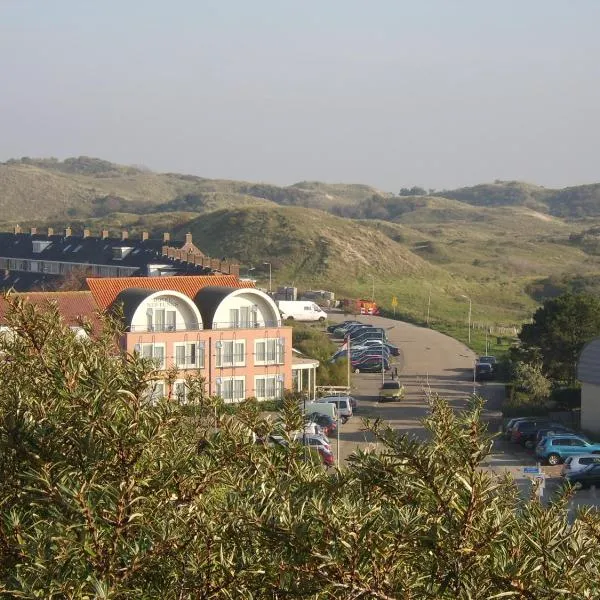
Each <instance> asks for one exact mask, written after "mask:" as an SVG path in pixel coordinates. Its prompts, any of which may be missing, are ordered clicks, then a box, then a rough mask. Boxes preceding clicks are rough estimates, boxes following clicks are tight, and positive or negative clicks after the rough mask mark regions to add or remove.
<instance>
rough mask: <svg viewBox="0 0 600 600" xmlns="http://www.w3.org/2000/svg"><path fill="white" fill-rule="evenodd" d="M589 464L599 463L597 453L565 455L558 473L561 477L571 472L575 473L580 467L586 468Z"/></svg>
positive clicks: (599, 459) (599, 458)
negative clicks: (563, 462)
mask: <svg viewBox="0 0 600 600" xmlns="http://www.w3.org/2000/svg"><path fill="white" fill-rule="evenodd" d="M590 465H600V456H599V455H597V454H576V455H575V456H567V458H566V459H565V464H564V465H563V467H562V469H561V472H560V474H561V475H562V476H563V477H566V476H567V475H569V474H571V473H577V472H578V471H581V470H582V469H586V468H587V467H589V466H590Z"/></svg>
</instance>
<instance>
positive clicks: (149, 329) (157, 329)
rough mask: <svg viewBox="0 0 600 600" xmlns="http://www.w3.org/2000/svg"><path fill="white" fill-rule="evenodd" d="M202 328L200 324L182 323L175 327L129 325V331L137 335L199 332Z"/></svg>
mask: <svg viewBox="0 0 600 600" xmlns="http://www.w3.org/2000/svg"><path fill="white" fill-rule="evenodd" d="M203 329H204V327H203V326H202V324H201V323H192V324H189V325H186V324H184V323H178V324H177V325H152V326H148V325H131V326H130V327H129V331H135V332H139V333H169V332H171V331H201V330H203Z"/></svg>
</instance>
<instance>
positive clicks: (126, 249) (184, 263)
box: [0, 226, 239, 291]
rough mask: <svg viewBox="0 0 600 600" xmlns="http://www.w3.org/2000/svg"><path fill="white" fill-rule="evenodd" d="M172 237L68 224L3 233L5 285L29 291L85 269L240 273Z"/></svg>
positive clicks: (95, 272) (108, 273)
mask: <svg viewBox="0 0 600 600" xmlns="http://www.w3.org/2000/svg"><path fill="white" fill-rule="evenodd" d="M185 237H186V239H185V240H171V239H170V236H168V234H165V236H164V237H163V238H162V239H152V238H149V237H148V234H147V233H143V234H142V236H140V237H137V238H134V237H129V235H128V233H127V232H126V231H123V232H122V233H121V237H109V236H108V231H103V232H102V234H101V235H100V236H98V237H96V236H92V235H90V232H89V230H87V229H86V230H84V231H83V232H82V235H73V234H72V231H71V229H70V228H69V227H67V228H66V229H65V230H64V232H63V233H62V234H61V235H57V234H55V233H54V230H53V229H52V228H49V230H48V233H46V234H42V233H37V230H36V229H35V228H32V230H31V232H30V233H24V232H21V230H20V228H19V227H18V226H17V227H15V231H14V232H12V233H9V232H0V275H1V274H2V273H3V274H4V279H2V278H1V277H0V290H2V289H4V290H8V289H10V288H14V289H16V290H18V291H29V290H31V289H36V288H42V289H43V288H45V287H51V286H52V283H53V282H55V281H57V280H59V279H60V278H61V277H63V276H64V275H65V274H66V273H67V272H69V271H71V270H73V269H75V268H82V269H86V270H88V271H89V272H90V275H92V276H94V277H147V276H151V275H153V276H155V275H160V276H170V275H209V274H212V273H219V272H220V273H228V274H235V275H239V266H238V265H236V264H234V263H229V262H228V261H226V260H224V259H220V260H216V259H210V258H209V257H207V256H206V255H204V254H203V253H202V252H201V251H200V250H199V249H198V248H197V247H196V246H194V244H193V243H192V236H191V234H189V233H188V234H187V235H186V236H185Z"/></svg>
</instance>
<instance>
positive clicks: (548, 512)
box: [0, 300, 600, 600]
mask: <svg viewBox="0 0 600 600" xmlns="http://www.w3.org/2000/svg"><path fill="white" fill-rule="evenodd" d="M9 302H10V303H11V304H12V309H11V312H10V313H9V314H8V316H7V321H8V324H9V325H10V327H11V330H12V334H11V335H5V336H4V337H3V338H1V339H0V350H1V351H2V352H3V353H4V355H3V356H4V358H5V360H3V361H2V362H0V382H1V384H2V385H1V386H0V514H1V515H2V519H0V595H2V597H6V598H11V597H13V598H17V597H18V598H31V599H33V598H40V597H42V598H56V599H58V598H85V597H88V598H92V597H94V598H114V599H128V598H136V599H138V598H140V599H146V598H147V599H150V598H165V599H166V600H171V599H173V600H175V599H180V598H186V599H187V598H190V599H191V598H194V599H195V598H236V599H237V598H240V599H242V600H243V599H248V600H249V599H251V598H272V599H276V598H319V599H320V598H324V599H334V598H335V599H337V598H348V599H350V598H352V599H358V598H361V599H379V600H383V599H388V600H389V599H392V598H394V599H396V598H415V599H416V598H418V599H428V598H429V599H431V600H433V599H442V600H444V599H456V598H459V599H462V598H465V599H466V598H470V599H475V600H478V599H483V598H492V597H497V598H500V597H502V598H521V599H534V598H535V599H548V600H550V599H556V598H561V599H564V600H566V599H572V598H595V597H598V596H599V594H600V583H599V582H598V581H597V578H596V577H594V576H593V573H595V572H596V571H597V569H598V567H599V566H600V547H599V545H598V543H597V540H598V535H599V534H600V519H599V517H598V515H597V514H596V513H594V512H591V511H586V510H584V511H582V512H581V513H580V514H579V515H578V516H577V517H576V518H574V519H571V518H569V515H568V510H567V508H568V505H567V503H568V499H569V495H568V494H567V493H565V494H563V495H561V496H559V497H557V498H556V499H555V500H554V502H553V503H552V504H551V505H550V506H548V507H545V506H543V505H542V504H540V503H539V502H538V501H537V500H535V499H527V498H522V497H521V495H520V494H519V492H518V490H517V488H516V486H515V485H514V484H513V483H512V482H511V481H510V480H508V479H504V478H498V477H497V476H495V475H494V474H493V473H491V472H490V471H488V470H485V469H482V468H481V462H482V461H483V460H484V459H485V457H486V456H487V454H488V453H489V451H490V448H491V440H490V437H489V436H488V434H487V432H486V427H485V424H484V423H483V422H482V421H481V418H480V417H481V411H482V403H481V402H480V401H479V400H477V399H474V400H473V402H472V404H471V406H470V407H469V408H468V410H466V411H465V412H463V413H459V414H457V413H456V412H454V411H453V410H452V408H451V407H450V405H449V404H448V403H447V402H445V401H444V400H442V399H440V398H438V397H431V398H430V409H431V414H430V416H429V417H428V418H427V419H426V420H425V422H424V426H425V428H426V431H427V433H428V437H427V441H425V442H421V441H418V440H416V439H414V438H412V437H410V436H406V435H400V434H398V433H397V432H395V431H393V430H392V429H390V428H388V427H386V426H385V425H384V424H382V423H380V422H366V423H365V428H366V430H367V431H368V432H370V433H371V435H373V436H374V438H375V439H377V440H378V441H379V442H380V444H381V447H382V451H381V452H377V453H375V452H366V451H357V452H356V453H355V454H354V455H353V456H352V457H351V459H350V461H349V463H348V465H347V467H345V468H342V469H339V470H335V471H334V472H333V473H328V472H326V471H325V470H324V469H323V468H322V467H321V466H320V465H315V464H313V462H312V461H310V460H306V458H307V455H306V454H305V452H304V451H303V448H302V447H301V446H300V445H299V444H296V443H293V442H292V441H291V438H290V435H289V434H290V432H291V431H292V430H293V429H295V428H297V427H298V426H299V424H300V422H301V414H300V412H299V408H298V405H297V403H295V402H287V403H286V404H285V406H284V410H283V413H282V416H283V425H282V428H281V430H280V433H281V435H282V436H283V438H284V439H286V438H287V441H288V443H287V444H276V445H274V446H269V445H268V444H267V445H263V444H257V443H255V439H254V435H253V432H256V433H257V434H259V435H260V436H264V435H265V434H266V433H268V432H269V431H273V428H274V427H275V425H274V424H273V421H271V420H269V419H266V418H265V417H264V415H263V413H262V411H261V407H260V404H259V403H256V402H250V401H249V402H247V403H244V404H242V405H241V406H240V407H239V409H238V410H237V412H236V414H235V415H231V414H229V411H227V410H225V409H226V408H227V407H225V406H224V405H223V404H222V403H220V402H218V401H217V399H214V398H210V397H207V396H206V395H205V394H204V393H203V391H202V386H201V385H198V386H194V387H193V390H192V393H191V395H190V404H189V405H184V406H181V405H179V404H178V403H177V402H173V401H168V400H164V401H160V402H157V403H152V402H150V401H148V399H147V398H146V397H145V390H146V388H147V385H148V383H149V380H150V379H151V378H152V371H151V364H149V363H147V362H145V361H144V360H141V359H140V358H139V357H137V356H129V355H123V356H119V357H117V356H115V349H114V346H113V340H114V339H115V334H116V333H117V331H118V323H116V322H113V321H110V320H106V321H105V323H104V331H103V333H102V335H101V336H100V338H99V339H97V340H92V341H89V342H83V343H82V342H81V340H78V339H77V338H76V337H75V336H74V335H73V334H72V333H71V332H70V331H69V329H68V328H67V327H64V326H63V325H62V324H61V322H60V318H59V315H58V314H57V312H56V310H55V309H54V308H53V307H49V308H48V310H47V311H45V312H44V311H41V310H40V309H39V308H34V307H32V306H29V305H26V304H23V303H22V302H21V301H18V302H17V301H14V300H9ZM582 565H584V567H583V566H582Z"/></svg>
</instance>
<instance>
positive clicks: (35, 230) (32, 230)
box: [31, 227, 37, 235]
mask: <svg viewBox="0 0 600 600" xmlns="http://www.w3.org/2000/svg"><path fill="white" fill-rule="evenodd" d="M36 233H37V227H32V228H31V235H35V234H36Z"/></svg>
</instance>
